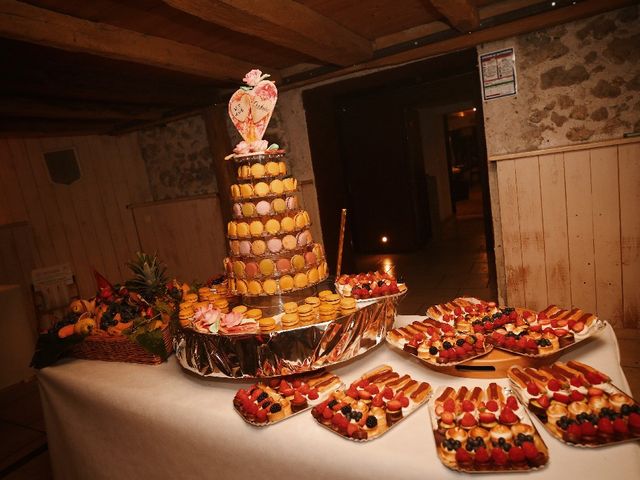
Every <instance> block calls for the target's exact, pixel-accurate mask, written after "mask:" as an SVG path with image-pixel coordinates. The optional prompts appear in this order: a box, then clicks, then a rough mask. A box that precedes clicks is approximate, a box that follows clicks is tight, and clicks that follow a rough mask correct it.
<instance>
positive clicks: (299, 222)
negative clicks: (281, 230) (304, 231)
mask: <svg viewBox="0 0 640 480" xmlns="http://www.w3.org/2000/svg"><path fill="white" fill-rule="evenodd" d="M294 222H295V224H296V228H298V229H300V228H304V227H305V226H306V225H307V219H306V217H305V216H304V214H303V213H302V212H301V213H298V214H297V215H296V216H295V217H294Z"/></svg>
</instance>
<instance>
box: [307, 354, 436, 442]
mask: <svg viewBox="0 0 640 480" xmlns="http://www.w3.org/2000/svg"><path fill="white" fill-rule="evenodd" d="M430 393H431V385H429V384H428V383H426V382H419V381H417V380H413V379H412V378H411V377H410V376H409V375H402V376H401V375H400V374H398V373H396V372H394V371H393V369H392V368H391V367H390V366H388V365H381V366H380V367H378V368H375V369H374V370H371V371H369V372H367V373H365V374H364V375H362V376H361V377H360V378H359V379H358V380H356V381H355V382H353V383H352V384H351V385H349V387H348V388H346V389H339V390H336V391H335V392H334V393H332V394H331V395H330V396H329V398H327V399H326V400H325V401H323V402H322V403H320V404H318V405H316V406H315V407H313V409H312V410H311V414H312V415H313V417H314V418H315V419H316V421H317V422H318V423H320V424H321V425H323V426H324V427H327V428H328V429H330V430H332V431H333V432H335V433H337V434H338V435H341V436H343V437H345V438H348V439H350V440H355V441H367V440H373V439H374V438H378V437H379V436H380V435H382V434H384V433H385V432H386V431H387V430H389V429H390V428H392V427H393V426H394V425H395V424H396V423H398V422H400V421H401V420H402V419H403V418H405V417H407V416H409V415H410V414H411V413H413V412H414V411H415V410H416V409H417V408H418V407H420V406H421V405H422V404H424V403H425V402H426V401H427V400H428V398H429V395H430Z"/></svg>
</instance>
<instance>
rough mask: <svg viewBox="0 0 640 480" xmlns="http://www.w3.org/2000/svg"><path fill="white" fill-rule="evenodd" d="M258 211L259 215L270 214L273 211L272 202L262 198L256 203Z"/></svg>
mask: <svg viewBox="0 0 640 480" xmlns="http://www.w3.org/2000/svg"><path fill="white" fill-rule="evenodd" d="M256 212H258V215H268V214H269V213H271V204H270V203H269V202H266V201H264V200H260V201H259V202H258V203H257V205H256Z"/></svg>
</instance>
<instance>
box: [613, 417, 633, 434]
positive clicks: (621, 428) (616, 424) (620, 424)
mask: <svg viewBox="0 0 640 480" xmlns="http://www.w3.org/2000/svg"><path fill="white" fill-rule="evenodd" d="M613 429H614V430H615V431H616V432H617V433H622V434H627V433H629V427H627V424H626V423H624V420H622V419H621V418H616V419H615V420H614V421H613Z"/></svg>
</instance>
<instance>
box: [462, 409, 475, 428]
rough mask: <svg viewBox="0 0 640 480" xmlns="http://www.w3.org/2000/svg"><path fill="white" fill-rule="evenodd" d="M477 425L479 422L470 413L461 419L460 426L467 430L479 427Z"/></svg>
mask: <svg viewBox="0 0 640 480" xmlns="http://www.w3.org/2000/svg"><path fill="white" fill-rule="evenodd" d="M477 423H478V422H476V419H475V417H474V416H473V415H471V414H470V413H469V412H466V413H465V414H464V415H463V416H462V418H461V419H460V425H461V426H463V427H467V428H470V427H473V426H474V425H477Z"/></svg>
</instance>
